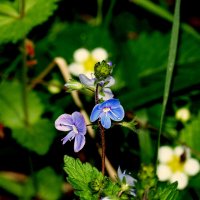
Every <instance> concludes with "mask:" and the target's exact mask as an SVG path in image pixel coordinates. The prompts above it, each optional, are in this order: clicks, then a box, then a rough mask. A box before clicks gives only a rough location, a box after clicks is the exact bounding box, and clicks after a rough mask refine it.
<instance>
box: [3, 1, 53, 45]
mask: <svg viewBox="0 0 200 200" xmlns="http://www.w3.org/2000/svg"><path fill="white" fill-rule="evenodd" d="M56 2H57V0H48V1H46V0H25V9H24V15H23V16H20V13H19V14H18V16H20V17H18V16H17V17H16V16H15V15H17V14H16V12H17V11H16V12H15V10H16V9H15V5H16V4H18V0H15V2H13V4H6V5H5V3H3V6H4V7H5V6H7V7H8V6H9V8H7V9H6V10H4V13H3V14H1V13H0V29H1V32H0V43H5V42H10V41H11V42H16V41H18V40H19V39H22V38H24V37H25V35H26V34H28V32H29V31H30V30H31V29H32V28H33V27H34V26H36V25H39V24H41V23H42V22H44V21H46V20H47V19H48V17H49V16H50V15H52V13H53V11H54V10H55V9H56V8H57V5H56ZM0 7H1V4H0Z"/></svg>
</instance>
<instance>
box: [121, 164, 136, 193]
mask: <svg viewBox="0 0 200 200" xmlns="http://www.w3.org/2000/svg"><path fill="white" fill-rule="evenodd" d="M117 175H118V178H119V181H120V183H121V189H122V191H127V192H129V194H130V195H133V196H136V194H135V189H134V188H133V187H134V186H135V182H137V180H136V179H134V178H133V177H132V176H130V175H129V174H126V171H124V172H122V171H121V169H120V167H118V170H117Z"/></svg>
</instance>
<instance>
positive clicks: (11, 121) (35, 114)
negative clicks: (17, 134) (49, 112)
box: [0, 81, 43, 128]
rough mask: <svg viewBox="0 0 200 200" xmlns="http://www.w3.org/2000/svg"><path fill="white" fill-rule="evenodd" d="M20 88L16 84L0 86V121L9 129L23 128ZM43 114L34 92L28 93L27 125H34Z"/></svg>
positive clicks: (9, 83)
mask: <svg viewBox="0 0 200 200" xmlns="http://www.w3.org/2000/svg"><path fill="white" fill-rule="evenodd" d="M21 87H22V86H21V85H20V84H19V83H18V82H16V81H13V82H3V83H2V84H0V108H1V109H0V121H1V122H2V123H3V124H4V125H5V126H8V127H10V128H22V127H24V112H23V105H22V95H21V93H22V88H21ZM42 112H43V105H42V104H41V102H40V99H39V98H38V96H37V95H36V93H34V92H29V93H28V113H29V123H30V124H34V123H35V122H37V120H38V119H39V118H40V116H41V114H42Z"/></svg>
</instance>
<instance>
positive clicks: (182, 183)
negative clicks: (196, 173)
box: [170, 172, 188, 190]
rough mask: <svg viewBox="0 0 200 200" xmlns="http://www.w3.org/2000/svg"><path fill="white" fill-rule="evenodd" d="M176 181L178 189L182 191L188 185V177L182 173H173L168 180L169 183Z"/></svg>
mask: <svg viewBox="0 0 200 200" xmlns="http://www.w3.org/2000/svg"><path fill="white" fill-rule="evenodd" d="M176 181H178V187H177V188H178V189H179V190H182V189H184V188H185V187H186V186H187V185H188V176H187V175H186V174H184V173H181V172H176V173H174V174H173V175H172V176H171V178H170V182H171V183H173V182H176Z"/></svg>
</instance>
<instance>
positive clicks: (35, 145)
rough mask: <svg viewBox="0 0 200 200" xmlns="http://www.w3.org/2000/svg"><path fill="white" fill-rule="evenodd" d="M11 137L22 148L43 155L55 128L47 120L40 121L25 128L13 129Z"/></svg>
mask: <svg viewBox="0 0 200 200" xmlns="http://www.w3.org/2000/svg"><path fill="white" fill-rule="evenodd" d="M12 137H13V138H15V140H16V141H17V142H18V143H19V144H21V145H22V146H23V147H26V148H28V149H29V150H31V151H34V152H36V153H37V154H40V155H44V154H46V153H47V152H48V150H49V148H50V146H51V144H52V142H53V140H54V137H55V127H54V126H53V123H52V122H50V121H49V120H47V119H41V120H38V121H37V122H36V123H34V124H33V125H30V126H27V127H23V128H13V129H12Z"/></svg>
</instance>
